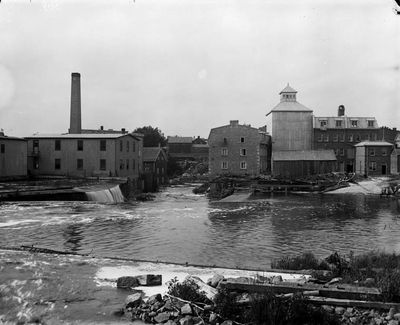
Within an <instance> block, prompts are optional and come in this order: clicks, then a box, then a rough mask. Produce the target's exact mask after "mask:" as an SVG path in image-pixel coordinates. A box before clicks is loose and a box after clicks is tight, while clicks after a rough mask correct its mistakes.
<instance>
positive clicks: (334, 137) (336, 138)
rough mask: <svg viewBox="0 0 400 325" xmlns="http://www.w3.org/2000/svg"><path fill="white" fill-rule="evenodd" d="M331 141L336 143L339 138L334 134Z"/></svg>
mask: <svg viewBox="0 0 400 325" xmlns="http://www.w3.org/2000/svg"><path fill="white" fill-rule="evenodd" d="M332 140H333V142H338V141H339V136H338V135H337V134H334V135H333V136H332Z"/></svg>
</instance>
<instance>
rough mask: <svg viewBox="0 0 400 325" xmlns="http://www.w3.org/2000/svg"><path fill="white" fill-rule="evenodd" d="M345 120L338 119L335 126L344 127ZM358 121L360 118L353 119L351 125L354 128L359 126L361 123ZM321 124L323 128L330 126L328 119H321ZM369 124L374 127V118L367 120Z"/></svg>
mask: <svg viewBox="0 0 400 325" xmlns="http://www.w3.org/2000/svg"><path fill="white" fill-rule="evenodd" d="M343 122H344V121H343V120H336V121H335V126H336V127H337V128H342V127H344V125H343ZM358 122H359V121H358V120H351V123H350V126H351V127H352V128H358V127H359V125H360V124H359V123H358ZM319 124H320V127H321V128H325V127H327V126H328V120H319ZM367 125H368V127H369V128H372V127H374V120H367Z"/></svg>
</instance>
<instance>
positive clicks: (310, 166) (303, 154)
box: [272, 150, 336, 178]
mask: <svg viewBox="0 0 400 325" xmlns="http://www.w3.org/2000/svg"><path fill="white" fill-rule="evenodd" d="M334 171H336V156H335V153H334V151H333V150H287V151H275V152H272V174H273V175H274V176H280V177H283V178H299V177H307V176H311V175H317V174H327V173H331V172H334Z"/></svg>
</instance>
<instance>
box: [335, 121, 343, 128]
mask: <svg viewBox="0 0 400 325" xmlns="http://www.w3.org/2000/svg"><path fill="white" fill-rule="evenodd" d="M336 127H337V128H341V127H342V120H336Z"/></svg>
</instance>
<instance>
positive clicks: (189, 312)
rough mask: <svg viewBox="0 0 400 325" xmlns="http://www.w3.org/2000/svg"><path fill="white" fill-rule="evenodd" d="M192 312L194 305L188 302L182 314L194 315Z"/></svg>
mask: <svg viewBox="0 0 400 325" xmlns="http://www.w3.org/2000/svg"><path fill="white" fill-rule="evenodd" d="M192 312H193V311H192V307H191V306H190V305H189V304H186V305H184V306H182V308H181V314H182V315H192Z"/></svg>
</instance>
